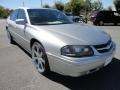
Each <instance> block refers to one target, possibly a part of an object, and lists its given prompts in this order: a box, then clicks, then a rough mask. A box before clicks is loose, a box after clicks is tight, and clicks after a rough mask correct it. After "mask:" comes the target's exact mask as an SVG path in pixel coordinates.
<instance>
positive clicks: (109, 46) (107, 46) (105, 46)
mask: <svg viewBox="0 0 120 90" xmlns="http://www.w3.org/2000/svg"><path fill="white" fill-rule="evenodd" d="M94 47H95V49H96V50H97V51H98V52H99V53H106V52H109V51H110V50H111V49H112V47H113V43H112V41H111V40H109V41H108V42H107V43H106V44H101V45H94Z"/></svg>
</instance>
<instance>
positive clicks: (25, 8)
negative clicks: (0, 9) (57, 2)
mask: <svg viewBox="0 0 120 90" xmlns="http://www.w3.org/2000/svg"><path fill="white" fill-rule="evenodd" d="M17 9H24V10H27V9H49V10H56V9H52V8H28V7H19V8H17Z"/></svg>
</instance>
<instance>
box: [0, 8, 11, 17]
mask: <svg viewBox="0 0 120 90" xmlns="http://www.w3.org/2000/svg"><path fill="white" fill-rule="evenodd" d="M9 14H10V10H9V9H7V8H4V7H2V6H0V18H6V17H7V16H8V15H9Z"/></svg>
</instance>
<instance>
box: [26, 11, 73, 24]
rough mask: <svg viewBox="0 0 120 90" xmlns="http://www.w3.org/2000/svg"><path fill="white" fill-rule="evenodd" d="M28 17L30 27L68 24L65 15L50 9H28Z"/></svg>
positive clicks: (68, 21)
mask: <svg viewBox="0 0 120 90" xmlns="http://www.w3.org/2000/svg"><path fill="white" fill-rule="evenodd" d="M28 15H29V18H30V22H31V24H32V25H56V24H70V23H72V21H70V20H69V19H68V18H67V16H66V15H64V14H63V13H62V12H60V11H57V10H51V9H28Z"/></svg>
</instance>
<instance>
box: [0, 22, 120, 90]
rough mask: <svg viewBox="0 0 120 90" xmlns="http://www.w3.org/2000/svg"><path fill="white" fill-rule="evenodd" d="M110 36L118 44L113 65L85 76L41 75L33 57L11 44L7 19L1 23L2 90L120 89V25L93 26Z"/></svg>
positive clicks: (0, 60) (0, 79)
mask: <svg viewBox="0 0 120 90" xmlns="http://www.w3.org/2000/svg"><path fill="white" fill-rule="evenodd" d="M89 25H90V26H91V27H95V28H100V29H102V30H104V31H105V32H107V33H109V34H110V35H111V36H112V38H113V40H114V41H115V42H116V44H117V52H116V54H115V57H114V59H113V61H112V63H111V64H109V65H108V66H107V67H105V68H103V69H101V70H100V71H97V72H95V73H92V74H89V75H85V76H82V77H77V78H73V77H67V76H63V75H60V74H57V73H53V72H51V73H50V74H49V75H48V76H46V77H45V76H43V75H41V74H39V73H38V72H37V71H36V70H35V68H34V66H33V64H32V62H31V57H30V55H29V54H28V53H27V52H26V51H25V50H23V49H22V48H21V47H20V46H19V45H13V44H12V45H11V44H9V42H8V39H7V35H6V31H5V20H0V90H120V26H93V25H92V24H89Z"/></svg>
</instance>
